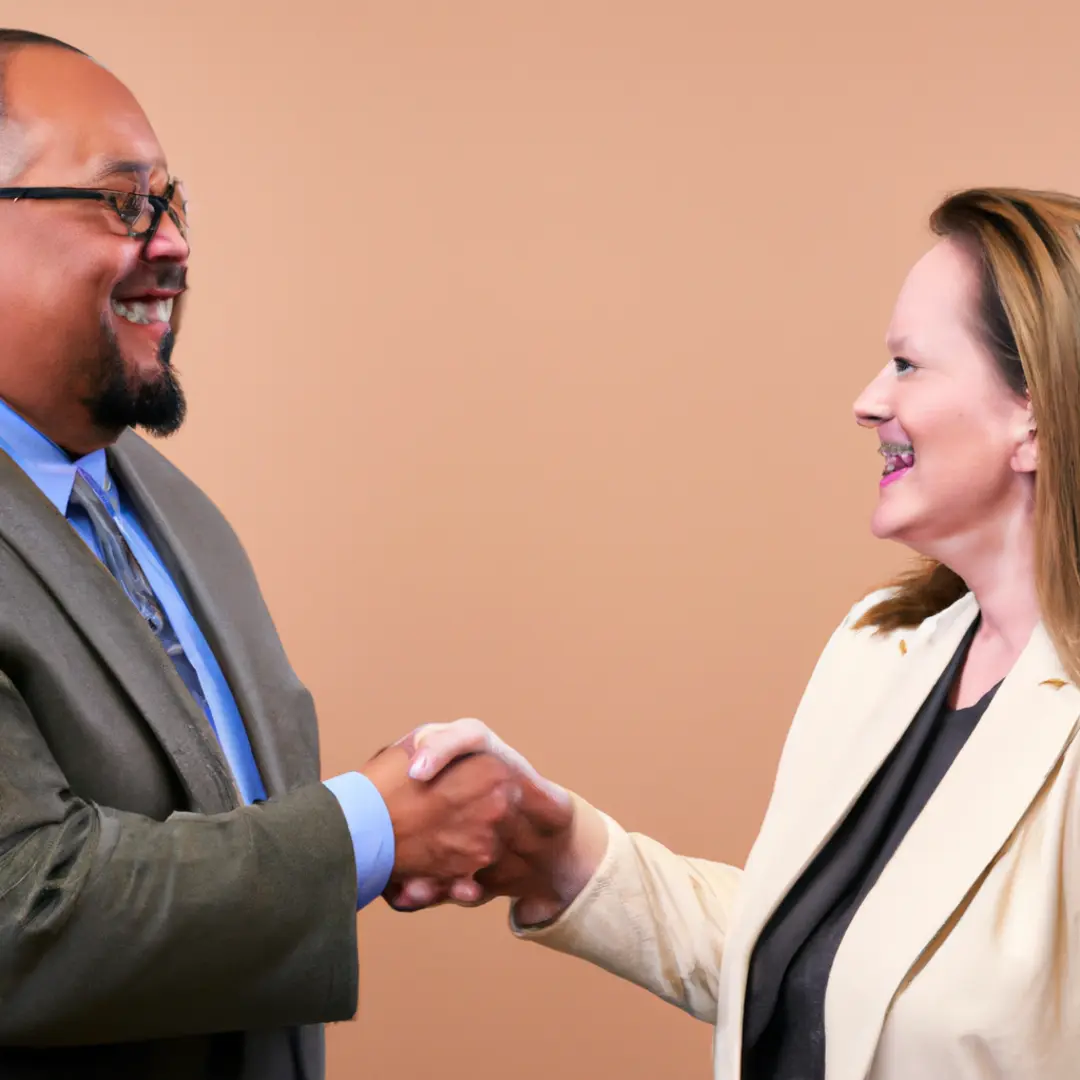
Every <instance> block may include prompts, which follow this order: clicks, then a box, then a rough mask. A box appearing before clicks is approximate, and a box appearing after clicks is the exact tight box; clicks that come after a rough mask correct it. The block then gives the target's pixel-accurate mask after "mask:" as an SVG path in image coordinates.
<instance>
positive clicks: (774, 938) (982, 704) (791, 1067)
mask: <svg viewBox="0 0 1080 1080" xmlns="http://www.w3.org/2000/svg"><path fill="white" fill-rule="evenodd" d="M976 625H977V624H976ZM975 630H976V627H975V626H973V627H972V628H971V630H970V631H969V632H968V634H967V635H965V637H964V640H963V642H962V643H961V645H960V648H959V649H958V650H957V652H956V654H955V656H953V658H952V660H951V661H950V662H949V666H948V667H947V668H946V669H945V671H944V672H943V673H942V675H941V678H940V679H939V680H938V682H937V683H936V684H935V686H934V689H933V690H931V691H930V694H929V695H928V696H927V698H926V701H925V702H924V703H923V705H922V707H921V708H920V710H919V712H918V713H917V714H916V716H915V719H914V720H913V721H912V722H911V724H910V725H909V727H908V729H907V731H905V732H904V735H903V736H902V737H901V739H900V741H899V742H898V743H897V744H896V746H895V747H894V748H893V750H892V752H891V753H890V754H889V757H888V758H887V759H886V761H885V762H884V764H883V765H882V766H881V768H880V769H879V770H878V772H877V773H876V774H875V776H874V778H873V780H872V781H871V782H870V784H869V785H868V786H867V788H866V790H865V791H864V792H863V793H862V795H861V796H860V797H859V799H858V801H857V802H856V803H855V805H854V806H853V807H852V809H851V812H850V813H849V814H848V816H847V817H846V818H845V819H844V821H843V822H842V823H841V825H840V826H839V827H838V829H837V830H836V832H835V833H834V835H833V836H832V838H831V839H830V840H829V842H828V843H827V844H826V845H825V847H824V848H823V849H822V851H821V852H819V854H818V856H817V858H815V859H814V861H813V862H812V863H811V864H810V866H809V867H808V868H807V870H806V872H805V874H803V876H802V877H801V878H800V879H799V880H798V881H797V882H796V884H795V885H794V886H793V887H792V889H791V891H790V892H789V893H788V895H787V896H786V897H785V898H784V900H783V902H782V903H781V904H780V906H779V907H778V908H777V910H776V912H775V913H774V914H773V917H772V918H771V919H770V920H769V922H768V924H767V925H766V927H765V929H764V930H763V931H762V934H761V936H760V938H759V939H758V942H757V945H756V947H755V949H754V952H753V954H752V956H751V960H750V970H749V975H748V982H747V993H746V1009H745V1015H744V1018H743V1076H744V1077H745V1080H824V1076H825V988H826V986H827V985H828V981H829V971H830V969H831V967H832V963H833V959H834V957H835V956H836V952H837V949H839V947H840V942H841V941H842V940H843V937H844V934H845V932H846V931H847V928H848V926H849V925H850V923H851V920H852V919H853V918H854V916H855V913H856V911H858V908H859V905H860V904H861V903H862V902H863V900H864V899H865V897H866V895H867V893H869V891H870V889H871V888H872V887H873V885H874V882H875V881H876V880H877V878H878V875H879V874H880V873H881V871H882V869H883V868H884V867H885V864H886V863H887V862H888V861H889V859H890V858H891V857H892V855H893V853H894V852H895V851H896V849H897V848H898V847H899V846H900V842H901V841H902V840H903V838H904V835H905V834H906V833H907V831H908V829H909V828H910V827H911V825H912V822H914V821H915V819H916V818H917V817H918V815H919V813H920V811H921V810H922V808H923V807H924V806H925V805H926V803H927V801H928V800H929V798H930V796H931V795H932V794H933V792H934V789H935V788H936V787H937V785H938V784H939V783H940V782H941V779H942V777H943V776H944V775H945V773H946V772H947V771H948V769H949V766H950V765H951V764H952V763H953V761H954V760H955V758H956V756H957V754H959V753H960V750H961V748H962V747H963V745H964V743H965V742H966V741H967V739H968V736H970V735H971V733H972V732H973V731H974V730H975V725H976V724H977V723H978V722H979V718H980V717H981V716H982V714H983V713H984V712H985V711H986V707H987V706H988V705H989V704H990V701H991V699H992V698H993V696H994V693H995V691H996V690H997V687H996V686H995V687H994V688H993V689H992V690H990V691H989V693H987V694H986V695H985V696H984V697H983V698H982V700H981V701H979V702H977V703H976V704H975V705H972V706H970V707H969V708H965V709H950V708H949V706H948V699H949V690H950V688H951V687H952V685H953V683H954V681H955V679H956V676H957V674H958V673H959V670H960V667H961V665H962V663H963V660H964V657H965V656H966V654H967V649H968V646H969V645H970V644H971V639H972V637H973V635H974V633H975Z"/></svg>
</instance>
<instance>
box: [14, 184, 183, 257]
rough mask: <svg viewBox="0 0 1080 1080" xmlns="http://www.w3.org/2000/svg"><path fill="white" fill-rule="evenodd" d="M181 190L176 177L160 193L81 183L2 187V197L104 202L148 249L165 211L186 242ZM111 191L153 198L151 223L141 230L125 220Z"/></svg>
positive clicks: (130, 232)
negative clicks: (176, 203)
mask: <svg viewBox="0 0 1080 1080" xmlns="http://www.w3.org/2000/svg"><path fill="white" fill-rule="evenodd" d="M177 190H180V191H181V192H182V191H183V186H182V183H181V181H180V180H177V179H172V180H170V181H169V185H168V187H166V188H165V190H164V191H163V192H162V193H161V194H160V195H152V194H150V193H149V192H144V191H118V190H114V189H112V188H80V187H21V188H20V187H0V199H10V200H12V201H13V202H18V201H19V200H20V199H40V200H45V201H53V200H56V201H59V200H61V199H79V200H83V201H89V202H100V203H104V204H105V205H106V206H109V207H110V209H111V210H112V211H113V212H114V213H115V214H116V216H117V217H118V218H120V221H121V223H122V224H124V225H126V226H127V231H128V236H129V237H130V238H131V239H132V240H142V242H143V250H144V251H145V250H146V247H147V245H148V244H149V243H150V241H151V240H153V239H154V237H155V235H157V231H158V227H159V226H160V224H161V218H162V215H164V214H168V215H169V220H170V221H171V222H172V223H173V224H174V225H175V226H176V227H177V229H178V230H179V231H180V235H181V236H182V237H183V238H184V240H185V242H186V241H187V237H188V226H187V222H186V219H185V221H183V222H182V221H180V219H179V217H178V215H177V214H176V212H175V211H174V210H173V206H172V199H173V195H175V194H176V192H177ZM110 195H129V196H130V195H138V196H139V197H140V198H142V199H147V200H149V202H150V206H151V208H152V210H153V217H151V219H150V224H149V225H148V226H147V227H146V228H145V229H143V230H142V231H141V232H137V231H136V230H135V229H133V228H132V227H131V226H130V225H128V224H127V222H126V221H124V219H123V217H122V216H121V214H120V211H119V209H118V208H117V207H116V206H115V205H112V206H110V203H109V196H110ZM183 206H184V207H185V208H186V207H187V200H184V202H183Z"/></svg>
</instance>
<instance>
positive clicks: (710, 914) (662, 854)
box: [511, 589, 890, 1023]
mask: <svg viewBox="0 0 1080 1080" xmlns="http://www.w3.org/2000/svg"><path fill="white" fill-rule="evenodd" d="M889 592H890V590H889V589H880V590H877V591H875V592H873V593H871V594H870V595H869V596H866V597H864V598H863V599H862V600H860V601H859V602H858V603H857V604H855V605H854V606H853V607H852V608H851V609H850V610H849V611H848V613H847V615H846V616H845V617H844V619H843V620H842V621H841V623H840V624H839V626H837V627H836V628H835V630H834V631H833V633H832V635H831V637H830V638H829V641H828V642H827V644H826V646H825V648H824V650H823V651H822V653H821V655H820V656H819V658H818V661H817V663H816V664H815V667H814V670H813V672H812V674H811V676H810V680H809V682H808V683H807V687H806V690H805V692H804V695H803V701H804V702H805V701H807V700H808V699H810V698H811V697H812V696H813V695H816V694H819V693H820V692H821V688H822V687H823V686H827V685H828V682H829V679H830V678H831V677H832V676H833V675H834V674H835V670H836V667H837V665H838V664H839V665H840V666H841V667H844V666H846V665H847V664H849V663H850V662H851V661H850V656H849V654H848V653H847V652H846V651H845V649H846V646H847V643H848V641H849V640H851V639H852V638H853V635H851V634H850V633H849V631H850V629H851V628H852V626H853V625H854V623H855V622H856V620H857V619H858V618H859V616H860V615H861V614H862V613H863V612H865V611H866V610H868V609H869V608H870V607H871V606H872V605H873V604H875V603H877V602H878V601H880V600H883V599H884V598H885V597H886V596H887V595H889ZM806 737H807V736H806V735H805V733H803V732H801V731H799V730H798V725H797V724H793V726H792V728H791V729H789V732H788V737H787V739H786V740H785V744H784V749H783V752H782V754H781V758H780V762H779V765H778V768H777V777H776V782H775V783H774V788H773V793H774V795H775V792H776V789H777V786H778V785H780V784H782V783H783V782H784V779H785V777H786V776H787V775H788V774H790V773H791V772H792V770H793V769H794V768H795V767H796V764H797V762H798V760H799V758H800V756H801V754H802V747H803V745H804V743H805V738H806ZM773 812H774V803H773V802H770V807H769V810H768V811H767V814H766V817H767V818H768V816H769V815H770V814H772V813H773ZM602 816H603V818H604V820H605V823H606V825H607V830H608V846H607V851H606V854H605V856H604V858H603V860H602V861H601V863H600V866H599V867H598V868H597V870H596V872H595V874H594V875H593V878H592V880H591V881H590V882H589V883H588V885H586V887H585V888H584V889H583V890H582V892H581V893H580V894H579V895H578V896H577V898H576V899H575V900H574V902H573V903H572V904H571V905H570V906H569V907H568V908H567V909H566V910H565V911H564V912H563V913H562V914H561V915H560V916H559V917H558V918H557V919H555V920H554V921H553V922H551V923H549V924H547V925H545V926H543V927H539V928H535V929H528V928H523V927H520V926H518V925H517V924H516V922H515V921H514V919H513V915H512V914H511V929H512V930H513V932H514V933H515V934H516V935H517V936H518V937H521V938H524V939H525V940H528V941H535V942H537V943H538V944H541V945H544V946H546V947H548V948H551V949H555V950H557V951H559V952H563V953H568V954H570V955H572V956H577V957H580V958H581V959H584V960H588V961H590V962H591V963H593V964H595V965H597V966H598V967H601V968H603V969H604V970H606V971H609V972H611V973H613V974H615V975H618V976H620V977H621V978H623V979H626V980H628V981H629V982H632V983H636V984H637V985H638V986H642V987H644V988H645V989H646V990H648V991H650V992H651V993H653V994H655V995H656V996H657V997H659V998H662V999H663V1000H665V1001H668V1002H670V1003H672V1004H674V1005H676V1006H678V1007H679V1008H681V1009H683V1010H684V1011H686V1012H688V1013H690V1014H691V1015H692V1016H695V1017H697V1018H698V1019H700V1020H705V1021H708V1022H709V1023H715V1022H716V1020H717V1011H718V1006H717V994H718V980H719V976H720V961H721V957H722V954H723V950H724V942H725V939H726V937H727V934H728V927H729V926H730V925H731V920H732V913H733V910H734V905H735V900H736V896H737V893H738V889H739V884H740V880H741V878H742V873H743V872H742V870H741V869H740V868H738V867H735V866H729V865H727V864H724V863H718V862H709V861H707V860H705V859H694V858H688V857H686V856H683V855H677V854H675V853H674V852H671V851H669V850H668V849H667V848H665V847H664V846H663V845H662V844H659V843H657V842H656V841H655V840H652V839H650V838H649V837H647V836H642V835H640V834H637V833H628V832H627V831H626V830H625V829H623V828H622V827H621V826H620V825H619V824H618V823H617V822H615V821H613V820H612V819H611V818H610V817H608V816H607V815H602Z"/></svg>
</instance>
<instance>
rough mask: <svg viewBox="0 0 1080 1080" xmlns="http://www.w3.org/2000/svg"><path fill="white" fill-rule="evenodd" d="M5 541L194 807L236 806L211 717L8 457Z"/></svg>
mask: <svg viewBox="0 0 1080 1080" xmlns="http://www.w3.org/2000/svg"><path fill="white" fill-rule="evenodd" d="M0 537H2V538H3V539H4V540H5V541H6V542H7V543H8V544H9V545H10V546H11V547H12V548H13V549H14V550H15V551H16V552H17V553H18V555H19V556H20V557H21V558H22V559H23V561H24V562H25V563H26V564H27V566H28V567H29V568H30V569H31V570H32V571H33V572H34V573H35V574H36V575H37V576H38V578H39V579H40V580H41V581H42V583H43V584H44V585H45V587H46V589H48V591H49V592H50V593H51V594H52V595H53V597H54V598H55V599H56V601H57V602H58V603H59V604H60V605H61V606H62V607H63V608H64V610H65V611H66V612H67V614H68V616H69V617H70V618H71V620H72V622H73V623H74V624H75V625H76V626H78V628H79V629H80V631H81V632H82V634H83V636H84V638H85V640H86V642H87V646H88V648H90V649H92V650H94V651H95V652H96V653H97V654H98V655H99V656H100V658H101V660H102V662H103V663H104V664H105V666H106V667H108V668H109V670H110V671H111V672H112V673H113V675H114V676H115V677H116V679H117V681H118V682H119V684H120V685H121V686H122V687H123V689H124V690H125V691H126V693H127V694H128V696H129V697H130V698H131V700H132V702H133V703H134V705H135V707H136V708H137V709H138V711H139V712H140V713H141V714H142V716H143V718H144V719H145V721H146V723H147V725H148V726H149V727H150V728H151V730H152V731H153V732H154V734H155V735H156V737H157V739H158V740H159V742H160V743H161V745H162V747H163V748H164V750H165V752H166V753H167V754H168V756H169V758H170V759H171V761H172V762H173V764H174V766H175V768H176V771H177V774H178V776H179V778H180V781H181V783H182V784H183V786H184V789H185V791H186V792H187V795H188V798H189V799H190V802H191V805H192V807H194V808H195V809H198V810H201V811H204V812H209V813H213V812H219V811H223V810H226V809H229V808H230V807H231V806H233V805H235V798H234V796H233V794H232V785H231V782H230V779H229V774H228V768H227V766H226V763H225V759H224V756H223V755H222V753H221V750H220V747H219V745H218V742H217V739H216V738H215V737H214V734H213V731H212V730H211V728H210V725H209V724H208V723H207V720H206V717H205V716H204V715H203V713H202V711H201V710H200V709H199V708H198V706H197V705H196V704H195V702H194V701H193V700H192V698H191V695H190V694H189V693H188V691H187V688H186V687H185V686H184V684H183V682H182V681H181V680H180V677H179V676H178V675H177V674H176V671H175V669H174V668H173V666H172V664H171V663H170V662H169V660H168V658H167V656H166V655H165V653H164V652H163V650H162V648H161V646H160V644H159V642H158V641H157V639H156V638H155V636H154V634H153V632H152V631H151V630H150V629H149V627H147V626H146V625H145V623H144V622H143V620H142V619H141V618H140V617H139V614H138V612H137V611H136V609H135V606H134V605H133V604H132V603H131V601H130V600H129V599H128V597H127V595H126V593H125V592H124V591H123V589H122V588H121V587H120V585H119V584H118V583H117V582H116V580H115V579H114V578H113V577H112V575H111V574H110V573H109V572H108V570H106V569H105V567H104V566H103V565H102V564H101V563H100V562H99V561H98V560H97V559H96V558H95V557H94V555H93V553H92V552H91V551H90V550H89V549H88V548H87V547H86V545H85V544H84V543H83V541H82V540H81V539H80V537H79V536H78V534H77V533H76V532H75V530H74V529H72V528H71V526H70V525H69V524H68V522H67V521H66V519H65V518H64V517H63V516H62V515H61V514H59V513H58V512H57V510H56V508H55V507H54V506H53V505H52V503H51V502H49V500H48V499H47V498H45V496H44V495H42V493H41V492H40V491H39V490H38V489H37V487H36V486H35V485H34V484H33V482H32V481H31V480H30V479H29V477H27V476H26V474H25V473H24V472H23V471H22V470H21V469H20V468H19V467H18V466H17V465H16V464H15V463H14V462H13V461H12V460H11V459H10V458H9V457H8V456H7V455H6V454H4V453H0Z"/></svg>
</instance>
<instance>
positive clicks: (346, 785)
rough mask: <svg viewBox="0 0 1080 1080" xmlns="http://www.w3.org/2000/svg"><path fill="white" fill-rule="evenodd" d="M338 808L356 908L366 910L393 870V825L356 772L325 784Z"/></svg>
mask: <svg viewBox="0 0 1080 1080" xmlns="http://www.w3.org/2000/svg"><path fill="white" fill-rule="evenodd" d="M324 783H325V786H326V787H328V788H329V789H330V791H331V792H332V793H333V794H334V797H335V798H336V799H337V801H338V804H339V805H340V806H341V810H342V813H343V814H344V815H345V821H346V823H347V825H348V827H349V835H350V836H351V837H352V842H353V855H354V857H355V860H356V894H357V896H356V907H357V910H358V911H359V910H360V909H362V908H364V907H367V905H368V904H370V903H371V901H372V900H374V899H375V898H376V897H378V896H379V895H380V894H381V893H382V892H383V890H384V889H385V888H386V885H387V882H388V881H389V880H390V874H391V872H392V870H393V868H394V857H395V854H396V852H395V839H394V825H393V822H392V821H391V819H390V812H389V811H388V810H387V808H386V803H385V802H384V801H383V797H382V795H381V793H380V792H379V789H378V788H377V787H376V786H375V785H374V784H373V783H372V782H371V780H370V779H369V778H368V777H367V776H365V775H363V774H362V773H358V772H351V773H345V774H343V775H342V776H335V777H333V778H332V779H330V780H326V781H324Z"/></svg>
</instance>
